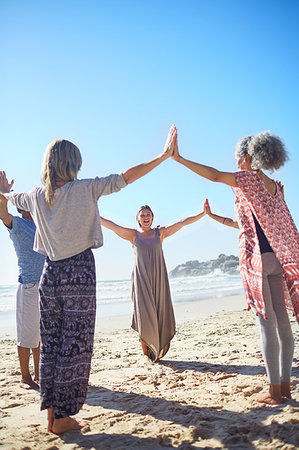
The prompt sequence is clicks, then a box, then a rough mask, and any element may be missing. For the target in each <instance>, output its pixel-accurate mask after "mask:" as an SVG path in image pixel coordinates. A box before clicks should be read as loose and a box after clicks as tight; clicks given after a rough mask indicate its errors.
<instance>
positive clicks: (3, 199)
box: [0, 194, 12, 229]
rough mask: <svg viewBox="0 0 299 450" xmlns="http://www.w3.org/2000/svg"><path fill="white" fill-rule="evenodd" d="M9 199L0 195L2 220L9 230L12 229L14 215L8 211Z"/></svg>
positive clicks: (0, 215) (0, 217)
mask: <svg viewBox="0 0 299 450" xmlns="http://www.w3.org/2000/svg"><path fill="white" fill-rule="evenodd" d="M7 202H8V200H7V198H6V197H4V195H3V194H0V219H1V220H2V222H3V223H4V225H5V226H7V228H10V229H11V228H12V215H11V214H9V212H8V209H7Z"/></svg>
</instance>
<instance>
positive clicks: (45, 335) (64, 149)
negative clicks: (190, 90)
mask: <svg viewBox="0 0 299 450" xmlns="http://www.w3.org/2000/svg"><path fill="white" fill-rule="evenodd" d="M173 133H174V129H173V128H171V129H170V132H169V135H168V138H167V140H166V143H165V146H164V151H163V153H161V154H160V155H159V156H158V157H156V158H154V159H153V160H151V161H149V162H147V163H144V164H140V165H138V166H135V167H132V168H130V169H128V170H126V171H125V172H123V173H122V174H119V175H109V176H107V177H103V178H98V177H96V178H93V179H82V180H78V179H77V174H78V172H79V169H80V167H81V164H82V160H81V154H80V151H79V149H78V148H77V147H76V146H75V145H74V144H73V143H72V142H70V141H67V140H65V139H59V140H56V141H53V142H51V144H49V146H48V147H47V149H46V152H45V156H44V161H43V166H42V181H43V183H44V185H45V186H44V187H42V188H36V189H34V190H33V191H30V192H24V193H21V194H16V193H14V192H9V191H10V189H11V187H12V184H13V182H11V183H8V181H7V178H6V175H5V172H0V186H1V187H2V191H4V192H9V193H8V194H6V197H7V198H8V199H9V200H10V201H11V202H12V203H13V204H14V205H15V206H16V207H17V208H21V209H23V210H25V211H30V214H31V216H32V217H33V219H34V222H35V224H36V228H37V230H36V235H35V241H34V250H35V251H37V252H39V253H42V254H44V255H46V262H45V267H44V271H43V275H42V278H41V282H40V299H41V300H40V310H41V311H40V312H41V373H40V386H41V409H42V410H43V409H47V411H48V431H52V432H53V433H56V434H61V433H64V432H65V431H68V430H78V429H80V428H81V427H82V426H81V425H80V423H79V422H77V420H75V419H74V418H72V417H70V416H72V415H75V414H77V413H78V411H79V410H80V409H81V407H82V405H83V403H84V401H85V398H86V393H87V386H88V379H89V372H90V364H91V357H92V350H93V338H94V325H95V312H96V279H95V264H94V257H93V253H92V251H91V249H92V248H98V247H101V245H102V244H103V237H102V230H101V223H100V215H99V211H98V207H97V201H98V199H99V198H100V197H101V196H102V195H109V194H112V193H113V192H117V191H119V190H120V189H121V188H123V187H125V186H126V185H127V184H129V183H133V182H134V181H135V180H137V179H138V178H140V177H142V176H144V175H145V174H147V173H148V172H149V171H151V170H152V169H154V168H155V167H156V166H158V165H159V164H160V163H161V162H162V161H164V160H165V159H167V158H168V157H169V156H170V155H171V153H172V151H173Z"/></svg>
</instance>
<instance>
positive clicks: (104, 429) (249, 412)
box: [0, 296, 299, 450]
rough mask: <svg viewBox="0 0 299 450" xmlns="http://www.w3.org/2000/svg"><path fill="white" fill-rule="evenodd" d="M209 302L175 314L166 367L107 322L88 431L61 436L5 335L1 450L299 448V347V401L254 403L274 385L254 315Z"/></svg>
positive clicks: (233, 300)
mask: <svg viewBox="0 0 299 450" xmlns="http://www.w3.org/2000/svg"><path fill="white" fill-rule="evenodd" d="M224 300H225V301H224ZM207 302H208V303H206V304H204V303H203V302H190V303H186V304H180V305H178V306H176V308H175V310H176V317H177V334H176V336H175V338H174V339H173V341H172V344H171V347H170V350H169V352H168V353H167V355H166V356H165V357H164V359H163V360H162V362H161V363H159V364H153V363H150V362H147V361H146V360H145V358H144V357H143V356H142V355H141V347H140V344H139V342H138V339H137V334H136V333H135V332H134V331H133V330H131V329H130V328H129V327H130V318H129V317H128V316H122V317H114V318H110V319H111V320H107V318H105V320H103V321H102V322H103V323H101V319H100V320H99V323H98V327H100V331H99V330H98V331H97V333H96V337H95V346H94V357H93V361H92V369H91V375H90V383H89V389H88V395H87V399H86V403H85V405H84V407H83V409H82V410H81V411H80V412H79V414H78V415H77V417H78V418H79V419H82V420H84V421H85V422H87V425H86V426H85V427H84V428H83V429H82V430H81V431H80V432H79V431H74V432H68V433H65V434H63V435H61V436H56V435H54V434H52V433H48V432H46V413H45V412H44V411H43V412H40V410H39V394H38V392H35V391H29V390H25V389H23V388H21V387H20V385H19V380H20V372H19V366H18V360H17V355H16V346H15V341H14V339H13V338H12V336H11V334H10V331H9V330H1V339H0V349H1V362H0V392H1V399H0V402H1V403H0V407H1V413H0V414H1V415H0V446H1V448H3V449H23V450H25V449H26V450H27V449H48V450H54V449H127V450H130V449H159V448H164V447H170V448H179V449H189V448H190V449H192V448H206V449H207V448H218V449H219V448H226V449H266V448H271V449H274V448H275V449H276V448H283V449H295V448H297V447H298V446H299V408H298V406H299V385H298V375H299V368H298V359H299V354H298V348H296V351H295V356H294V363H293V376H292V382H293V385H292V396H293V399H292V400H290V401H288V402H286V403H284V404H283V405H279V406H263V405H261V404H259V403H256V402H254V401H252V398H251V397H252V396H253V394H255V393H258V392H260V390H261V389H262V388H265V387H266V385H267V379H266V376H265V369H264V366H263V362H262V355H261V351H260V343H259V335H258V330H257V327H256V324H255V316H254V313H253V312H252V311H249V312H247V311H245V310H244V309H242V308H243V307H244V306H245V300H244V298H243V296H233V297H230V298H226V299H219V301H213V302H211V300H210V301H207ZM208 304H209V308H208V309H207V306H208ZM212 305H213V306H212ZM223 310H224V311H223ZM209 314H212V315H209ZM291 321H292V328H293V331H294V335H295V339H296V341H297V343H298V337H299V330H298V325H297V324H296V323H295V320H294V318H291Z"/></svg>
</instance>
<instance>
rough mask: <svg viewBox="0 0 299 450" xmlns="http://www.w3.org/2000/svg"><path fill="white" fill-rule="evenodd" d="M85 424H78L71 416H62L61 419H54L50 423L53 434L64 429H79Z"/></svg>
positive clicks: (62, 431)
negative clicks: (51, 423)
mask: <svg viewBox="0 0 299 450" xmlns="http://www.w3.org/2000/svg"><path fill="white" fill-rule="evenodd" d="M84 426H85V424H80V423H79V422H77V420H76V419H73V418H72V417H63V418H62V419H54V421H53V425H52V432H53V433H55V434H62V433H65V432H66V431H72V430H81V428H83V427H84Z"/></svg>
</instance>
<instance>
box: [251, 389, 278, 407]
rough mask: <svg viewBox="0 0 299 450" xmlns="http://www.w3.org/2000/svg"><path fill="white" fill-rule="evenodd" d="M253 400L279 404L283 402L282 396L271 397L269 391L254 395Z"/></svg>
mask: <svg viewBox="0 0 299 450" xmlns="http://www.w3.org/2000/svg"><path fill="white" fill-rule="evenodd" d="M253 400H254V401H256V402H259V403H265V404H266V405H281V404H282V403H283V402H284V400H283V398H282V397H272V395H271V394H270V392H269V391H267V392H261V393H260V394H257V395H255V396H254V397H253Z"/></svg>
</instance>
